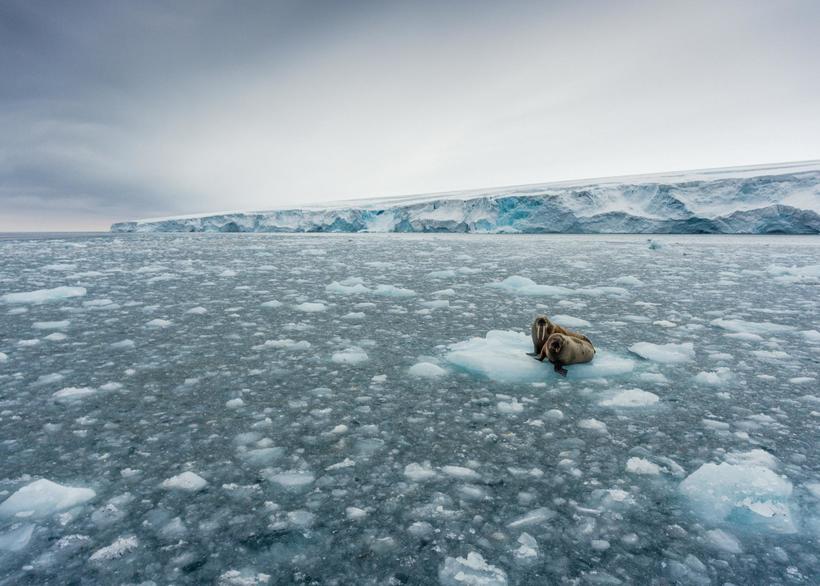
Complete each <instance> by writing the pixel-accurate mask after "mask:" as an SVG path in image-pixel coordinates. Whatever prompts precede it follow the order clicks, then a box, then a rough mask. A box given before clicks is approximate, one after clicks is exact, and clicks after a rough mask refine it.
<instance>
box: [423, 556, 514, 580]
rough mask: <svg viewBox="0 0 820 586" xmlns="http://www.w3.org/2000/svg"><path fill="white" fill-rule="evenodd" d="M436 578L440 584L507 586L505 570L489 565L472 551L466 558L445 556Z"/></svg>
mask: <svg viewBox="0 0 820 586" xmlns="http://www.w3.org/2000/svg"><path fill="white" fill-rule="evenodd" d="M438 580H439V583H440V584H441V585H442V586H507V574H506V572H504V570H502V569H501V568H497V567H495V566H491V565H490V564H488V563H487V562H486V561H484V558H483V557H482V555H481V554H480V553H478V552H474V551H471V552H470V553H468V554H467V557H466V558H451V557H448V558H446V559H445V560H444V565H442V567H441V569H439V572H438Z"/></svg>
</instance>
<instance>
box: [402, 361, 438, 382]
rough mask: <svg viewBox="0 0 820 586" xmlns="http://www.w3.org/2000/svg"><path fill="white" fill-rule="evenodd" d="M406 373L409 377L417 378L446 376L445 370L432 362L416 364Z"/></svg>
mask: <svg viewBox="0 0 820 586" xmlns="http://www.w3.org/2000/svg"><path fill="white" fill-rule="evenodd" d="M407 372H408V373H409V374H410V376H417V377H421V378H438V377H440V376H444V375H445V374H447V371H446V370H444V369H443V368H442V367H440V366H439V365H438V364H433V363H432V362H417V363H416V364H414V365H413V366H411V367H410V368H409V369H407Z"/></svg>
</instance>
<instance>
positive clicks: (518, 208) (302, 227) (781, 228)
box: [111, 163, 820, 234]
mask: <svg viewBox="0 0 820 586" xmlns="http://www.w3.org/2000/svg"><path fill="white" fill-rule="evenodd" d="M815 167H816V168H814V169H809V170H801V171H799V172H790V173H781V174H768V175H766V174H758V175H752V176H748V173H745V174H744V173H739V174H740V175H745V176H741V177H715V178H711V177H708V176H707V177H705V178H704V176H703V175H699V176H698V177H697V179H695V178H693V177H687V176H685V175H680V176H675V177H674V178H670V179H673V180H671V181H668V182H658V181H655V180H653V181H641V180H640V178H631V179H632V181H630V182H622V183H618V182H602V183H598V184H589V185H574V186H560V185H540V186H539V185H534V186H525V187H518V188H506V189H505V188H500V189H498V190H482V191H476V192H459V193H454V194H443V195H441V197H438V198H429V197H427V198H426V197H424V196H419V197H418V198H409V199H401V200H398V201H396V200H393V201H385V200H382V201H381V202H380V201H379V200H370V201H360V202H355V203H356V205H353V204H352V203H351V205H350V206H349V207H340V206H339V204H328V207H327V208H315V207H311V208H305V209H289V210H272V211H261V212H231V213H222V214H213V215H200V216H186V217H176V218H163V219H155V220H137V221H131V222H120V223H116V224H113V225H112V226H111V231H112V232H451V233H470V232H472V233H521V234H539V233H581V234H594V233H640V234H650V233H652V234H663V233H665V234H708V233H715V234H818V233H820V214H818V212H820V163H818V164H817V165H816V166H815ZM778 170H779V171H783V170H784V169H781V168H775V169H769V171H770V172H776V171H778ZM761 172H763V171H761ZM650 179H657V177H650ZM414 200H415V201H414Z"/></svg>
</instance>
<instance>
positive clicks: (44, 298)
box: [0, 287, 86, 303]
mask: <svg viewBox="0 0 820 586" xmlns="http://www.w3.org/2000/svg"><path fill="white" fill-rule="evenodd" d="M85 293H86V289H85V287H55V288H53V289H37V290H36V291H25V292H21V293H6V294H5V295H3V296H1V297H0V301H3V302H5V303H48V302H51V301H62V300H64V299H71V298H72V297H82V296H83V295H85Z"/></svg>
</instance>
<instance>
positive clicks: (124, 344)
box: [111, 340, 135, 348]
mask: <svg viewBox="0 0 820 586" xmlns="http://www.w3.org/2000/svg"><path fill="white" fill-rule="evenodd" d="M134 346H135V344H134V340H120V341H119V342H114V343H112V344H111V347H112V348H133V347H134Z"/></svg>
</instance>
